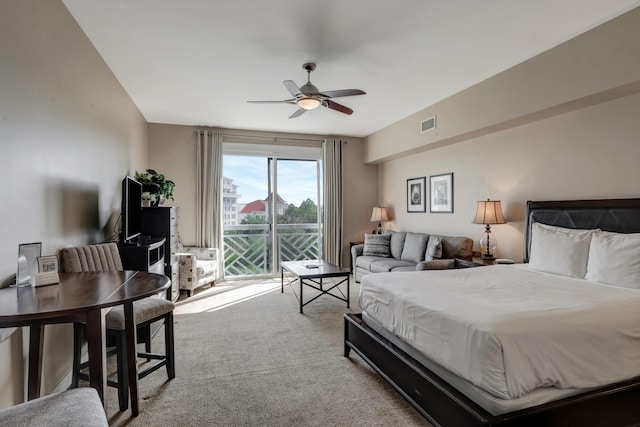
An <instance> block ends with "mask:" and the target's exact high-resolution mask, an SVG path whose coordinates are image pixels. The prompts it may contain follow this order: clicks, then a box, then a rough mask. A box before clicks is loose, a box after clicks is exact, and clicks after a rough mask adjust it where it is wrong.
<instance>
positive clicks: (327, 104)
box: [322, 99, 353, 115]
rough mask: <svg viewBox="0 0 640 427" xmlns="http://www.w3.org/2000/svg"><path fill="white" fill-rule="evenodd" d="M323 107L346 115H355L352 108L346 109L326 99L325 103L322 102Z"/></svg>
mask: <svg viewBox="0 0 640 427" xmlns="http://www.w3.org/2000/svg"><path fill="white" fill-rule="evenodd" d="M322 105H323V106H324V107H327V108H331V109H332V110H336V111H340V112H341V113H344V114H349V115H351V114H353V110H352V109H351V108H349V107H345V106H344V105H342V104H338V103H337V102H333V101H331V100H330V99H325V100H324V101H322Z"/></svg>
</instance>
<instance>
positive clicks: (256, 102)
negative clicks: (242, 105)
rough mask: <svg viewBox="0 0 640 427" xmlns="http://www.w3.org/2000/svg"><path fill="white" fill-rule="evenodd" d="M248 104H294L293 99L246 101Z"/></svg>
mask: <svg viewBox="0 0 640 427" xmlns="http://www.w3.org/2000/svg"><path fill="white" fill-rule="evenodd" d="M247 102H248V103H249V104H295V103H296V100H295V99H285V100H283V101H247Z"/></svg>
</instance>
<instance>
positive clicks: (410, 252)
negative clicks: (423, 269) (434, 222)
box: [400, 232, 429, 263]
mask: <svg viewBox="0 0 640 427" xmlns="http://www.w3.org/2000/svg"><path fill="white" fill-rule="evenodd" d="M427 240H429V235H428V234H424V233H411V232H407V234H406V237H405V238H404V248H403V249H402V256H401V257H400V259H401V260H402V261H409V262H415V263H418V262H420V261H423V260H424V253H425V249H426V248H427Z"/></svg>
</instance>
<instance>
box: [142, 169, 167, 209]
mask: <svg viewBox="0 0 640 427" xmlns="http://www.w3.org/2000/svg"><path fill="white" fill-rule="evenodd" d="M135 178H136V180H138V182H140V183H141V184H142V191H143V192H145V193H149V196H148V197H149V199H150V200H151V205H152V206H159V205H162V204H163V203H164V201H165V199H168V200H173V189H174V187H175V186H176V183H175V182H173V181H171V180H170V179H167V178H166V177H165V176H164V175H163V174H161V173H158V172H156V171H155V170H153V169H147V170H146V171H144V172H138V171H136V173H135Z"/></svg>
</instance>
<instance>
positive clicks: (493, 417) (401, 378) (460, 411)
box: [344, 199, 640, 426]
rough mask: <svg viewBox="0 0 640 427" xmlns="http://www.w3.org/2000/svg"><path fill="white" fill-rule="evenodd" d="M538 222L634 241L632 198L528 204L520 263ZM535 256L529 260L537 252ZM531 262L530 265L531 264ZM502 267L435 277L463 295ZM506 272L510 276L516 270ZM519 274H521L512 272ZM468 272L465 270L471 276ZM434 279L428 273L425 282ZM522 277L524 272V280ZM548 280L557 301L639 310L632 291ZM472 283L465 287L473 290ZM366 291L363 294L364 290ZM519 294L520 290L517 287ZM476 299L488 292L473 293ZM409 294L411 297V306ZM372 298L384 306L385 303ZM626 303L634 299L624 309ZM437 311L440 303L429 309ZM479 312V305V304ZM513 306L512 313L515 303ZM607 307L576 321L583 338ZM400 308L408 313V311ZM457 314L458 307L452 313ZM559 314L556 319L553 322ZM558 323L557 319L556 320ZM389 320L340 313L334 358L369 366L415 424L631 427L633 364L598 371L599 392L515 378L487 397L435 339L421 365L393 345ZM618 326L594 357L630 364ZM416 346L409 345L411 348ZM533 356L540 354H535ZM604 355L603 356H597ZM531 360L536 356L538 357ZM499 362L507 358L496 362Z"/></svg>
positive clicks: (637, 389) (402, 345) (639, 223)
mask: <svg viewBox="0 0 640 427" xmlns="http://www.w3.org/2000/svg"><path fill="white" fill-rule="evenodd" d="M540 224H548V225H551V226H558V227H563V228H569V229H577V230H580V229H584V230H590V229H600V230H604V231H605V232H614V233H638V232H640V199H615V200H582V201H552V202H528V203H527V207H526V227H525V248H524V259H525V261H529V258H530V256H531V249H532V239H531V235H532V230H533V229H537V228H540V227H544V225H542V226H541V225H540ZM550 228H551V227H550ZM535 253H539V251H538V252H535ZM531 261H532V263H533V262H535V261H536V260H531ZM503 267H506V266H496V267H478V268H473V269H466V270H459V271H458V272H441V273H445V275H443V276H441V278H442V281H443V287H444V288H446V287H447V280H449V281H451V283H454V282H455V281H456V280H458V281H461V282H462V281H467V280H470V281H471V283H470V284H469V286H470V287H469V288H468V289H467V290H469V291H470V290H473V289H474V288H478V287H481V285H482V281H483V280H485V279H487V278H486V277H485V278H483V276H485V275H488V274H493V273H490V271H491V269H499V268H503ZM510 268H512V269H517V268H518V266H513V267H510ZM520 268H521V269H522V266H520ZM471 270H473V271H474V272H473V273H472V272H471ZM523 270H526V269H523ZM493 271H494V273H495V272H499V273H500V275H501V276H506V275H508V274H511V273H510V272H512V271H515V270H506V269H505V270H500V271H499V270H493ZM436 273H438V272H431V273H428V274H436ZM525 273H526V274H528V272H525ZM389 274H394V273H389ZM417 274H420V273H406V274H405V276H406V277H401V276H397V278H398V280H399V282H398V283H401V284H402V285H403V286H404V285H405V284H406V286H407V287H410V285H409V284H408V282H410V281H411V280H410V278H411V277H416V275H417ZM457 274H463V276H456V275H457ZM513 274H518V275H520V274H522V272H514V273H513ZM526 274H525V275H526ZM447 275H448V276H447ZM425 277H426V276H425ZM548 277H549V281H550V282H549V283H548V284H547V285H548V286H552V287H553V288H558V289H563V292H565V291H564V289H565V288H566V289H567V290H566V295H565V301H566V302H572V301H574V300H581V301H583V304H584V305H588V304H590V302H589V301H588V300H589V298H591V296H589V295H590V293H592V292H594V293H595V294H598V293H600V294H601V295H600V296H598V295H594V296H593V298H595V301H599V299H598V298H600V297H601V296H603V295H604V296H605V297H606V298H607V299H608V303H609V302H610V303H611V304H618V303H621V301H622V302H623V305H625V304H626V308H625V310H626V311H628V312H629V316H633V311H634V306H635V304H638V305H640V299H639V298H640V291H638V290H633V289H631V290H625V289H622V288H619V287H616V286H609V287H608V288H607V286H606V285H605V286H604V287H600V286H592V287H590V288H593V289H592V290H586V288H585V292H584V293H585V295H584V297H583V296H581V295H580V294H579V292H580V289H582V288H579V287H578V284H579V282H580V280H582V279H580V280H578V279H572V278H568V279H566V280H565V279H561V280H560V281H559V283H555V282H554V283H551V282H552V281H553V280H556V279H555V275H548ZM474 280H475V282H473V281H474ZM487 280H488V279H487ZM518 280H522V281H523V283H524V282H526V280H525V279H520V276H518ZM582 281H583V280H582ZM371 286H373V283H372V284H371ZM524 288H525V289H526V286H524ZM381 289H382V288H381ZM549 289H552V288H549ZM549 289H547V290H544V289H543V288H540V289H539V292H542V293H544V292H549ZM603 289H604V291H603ZM480 292H488V291H487V290H486V289H484V290H482V289H481V290H480ZM576 292H578V293H576ZM417 295H418V294H416V295H414V296H412V297H411V298H416V297H417ZM480 296H482V295H479V297H480ZM531 296H535V294H531V295H528V296H527V295H525V297H527V298H528V297H531ZM516 297H517V298H522V296H521V295H519V294H518V295H514V298H516ZM380 298H385V296H381V297H380ZM442 298H443V299H445V300H446V298H447V297H446V296H443V297H442ZM449 298H451V297H449ZM634 299H637V300H638V301H634ZM609 300H610V301H609ZM561 301H562V300H561ZM608 303H607V304H608ZM434 304H435V303H434ZM437 304H440V303H439V302H437ZM485 304H487V302H485V303H483V304H482V305H485ZM563 304H564V303H563ZM569 305H570V304H569ZM603 305H606V304H603ZM515 306H516V307H517V304H516V305H515ZM368 307H369V309H370V310H372V308H371V307H372V306H370V305H369V306H368ZM612 307H613V310H616V308H615V307H616V306H615V305H610V306H609V307H604V308H602V309H603V310H604V312H603V313H599V314H597V315H595V316H592V317H591V318H589V316H583V319H582V320H581V321H580V323H583V321H585V322H587V323H584V325H585V328H584V330H585V331H587V332H589V333H590V331H592V330H596V329H599V326H600V325H599V323H598V319H599V318H604V317H601V316H609V315H608V314H607V313H610V312H611V310H612ZM410 308H411V309H413V308H412V307H410ZM598 308H601V307H598ZM403 310H405V311H406V310H408V309H407V308H406V307H405V308H403ZM460 310H463V311H464V310H467V309H465V308H464V307H462V308H460ZM488 311H490V310H488ZM620 312H622V309H620ZM486 315H487V313H482V314H480V315H479V316H480V317H482V316H486ZM559 315H560V316H562V314H559ZM387 317H388V318H389V319H391V318H393V315H387ZM620 317H622V316H620ZM561 318H562V317H559V318H558V319H561ZM389 319H386V318H385V317H384V315H383V314H380V313H372V314H371V315H369V313H367V312H366V310H365V312H364V313H363V314H360V315H356V314H347V315H345V330H344V334H345V335H344V338H345V339H344V355H345V357H348V356H349V354H350V351H351V350H354V352H355V353H356V354H358V355H359V356H360V357H361V358H362V359H363V360H365V361H366V362H367V363H368V364H369V365H371V366H372V367H373V368H374V369H375V370H376V371H377V372H378V373H379V374H380V375H381V376H382V377H384V378H385V379H386V380H387V381H388V382H389V383H390V384H391V385H392V386H393V387H394V388H395V389H396V390H398V392H399V393H400V394H401V395H402V396H403V397H404V398H406V399H407V400H408V401H409V402H410V403H411V404H412V405H413V406H414V407H415V408H416V409H417V410H418V411H419V412H420V413H421V414H422V415H423V416H425V417H426V418H427V419H428V420H429V421H430V422H432V423H433V424H435V425H443V426H510V425H518V426H526V425H531V426H533V425H536V426H539V425H606V426H617V425H620V426H622V425H637V424H640V410H638V409H637V402H638V401H639V399H640V378H639V377H636V376H634V372H635V370H634V369H635V366H634V363H626V364H625V365H626V366H620V370H619V371H617V372H613V371H615V369H604V370H603V371H602V372H603V373H606V374H607V375H609V374H611V375H612V376H610V377H607V378H604V379H602V378H600V379H599V380H600V381H604V383H606V384H607V385H595V386H594V385H593V384H597V383H589V380H590V379H589V378H585V382H584V383H578V386H576V387H571V386H566V385H565V386H563V387H562V388H557V387H549V384H546V387H539V388H536V386H535V383H534V385H533V386H526V385H524V386H523V385H522V384H521V383H520V382H519V379H517V378H516V380H513V381H510V380H507V381H506V383H507V384H503V383H500V382H499V381H498V382H497V383H495V384H493V385H489V386H488V388H489V389H490V391H491V392H487V390H486V389H485V386H486V385H485V384H484V382H482V381H481V382H479V383H478V382H476V381H475V378H476V377H477V376H478V375H477V373H475V374H474V372H462V373H461V372H459V370H457V368H456V365H455V364H454V363H453V362H452V364H451V365H450V366H449V365H447V363H446V362H448V361H449V360H450V359H455V358H456V357H457V355H458V353H457V352H456V351H451V350H450V349H449V347H447V345H448V343H444V344H443V343H439V342H438V339H439V337H435V336H434V337H433V340H432V342H431V344H433V347H435V348H439V349H440V352H435V353H432V354H431V358H428V357H426V356H424V355H423V352H422V351H420V350H418V349H417V348H414V347H413V346H412V345H410V344H409V343H411V339H410V338H411V333H408V334H407V335H405V336H403V337H402V339H401V338H400V337H399V336H402V331H401V330H395V333H394V332H392V330H393V329H394V328H393V327H392V324H391V323H389V322H387V320H389ZM432 320H433V319H432ZM445 320H446V319H445ZM493 320H494V319H492V320H491V321H493ZM521 320H522V319H521ZM525 320H526V319H525ZM435 321H436V322H440V323H439V325H441V324H443V323H442V322H443V320H442V319H437V320H435ZM550 321H553V320H550ZM559 321H561V320H559ZM624 321H625V322H627V324H626V325H625V326H623V328H629V329H627V330H626V331H625V332H623V333H617V334H615V335H616V336H613V335H614V334H611V335H612V336H610V337H604V338H610V339H611V341H607V340H605V339H604V338H603V339H602V340H601V341H602V342H601V343H600V342H599V344H602V348H601V350H599V351H601V352H603V353H605V354H606V355H614V356H615V357H621V354H624V355H625V356H624V357H626V355H630V356H628V357H629V360H632V361H633V360H638V358H637V355H636V353H635V352H636V351H640V349H638V350H636V349H637V348H638V347H640V346H635V345H634V340H635V339H638V337H635V336H633V335H634V328H635V325H634V320H633V318H631V320H629V318H627V319H626V320H624ZM588 322H591V323H588ZM524 323H526V322H524ZM536 323H537V322H536ZM541 323H544V322H541ZM543 326H544V325H543ZM400 329H402V328H400ZM480 329H481V328H480ZM636 329H637V328H636ZM463 330H464V328H459V329H458V330H456V329H455V326H452V327H451V331H452V334H453V335H454V336H456V337H457V336H460V335H461V331H463ZM605 331H606V330H605ZM575 335H576V336H577V335H579V334H575ZM477 336H478V334H477V331H475V332H473V337H475V338H477ZM621 337H622V338H629V341H628V342H627V343H620V342H618V341H616V340H617V339H618V338H621ZM543 338H545V337H543ZM591 338H592V337H591ZM489 339H491V338H489ZM524 342H526V340H525V341H524ZM462 345H464V344H462ZM621 346H626V347H621ZM416 347H418V345H417V344H416ZM543 348H547V347H544V346H543ZM549 348H550V347H549ZM619 348H625V351H624V352H619V351H618V349H619ZM607 349H610V350H611V351H607ZM530 351H531V354H532V355H533V356H532V357H534V356H535V347H532V348H531V349H527V350H526V351H525V354H527V355H528V354H529V352H530ZM505 354H506V353H505ZM539 356H540V357H544V354H541V355H539ZM624 357H622V358H621V359H618V361H614V360H611V361H610V362H612V364H611V365H609V366H614V367H616V368H617V366H618V364H619V363H618V362H620V361H623V362H628V361H625V360H624ZM505 358H507V356H506V355H505ZM567 360H568V361H569V362H570V361H571V358H570V357H569V358H568V359H567ZM580 360H581V359H580ZM491 363H492V362H491V361H489V359H481V363H480V362H479V363H478V364H479V365H482V366H484V365H487V366H491V368H492V369H494V368H495V369H497V368H496V366H492V365H491ZM564 363H565V364H564V365H560V366H564V367H566V366H567V365H566V361H565V362H564ZM445 366H446V367H445ZM495 369H494V371H495ZM570 371H571V369H567V376H569V377H570V376H571V372H570ZM609 371H611V372H609ZM491 372H493V371H491ZM575 374H576V375H575V377H576V378H581V380H582V376H580V375H579V374H580V367H577V368H576V372H575ZM474 375H475V376H474ZM635 375H637V374H635ZM596 376H597V375H596ZM496 377H497V378H498V380H504V378H502V374H499V375H496ZM567 384H571V383H567ZM491 387H494V388H491ZM527 387H529V388H527Z"/></svg>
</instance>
